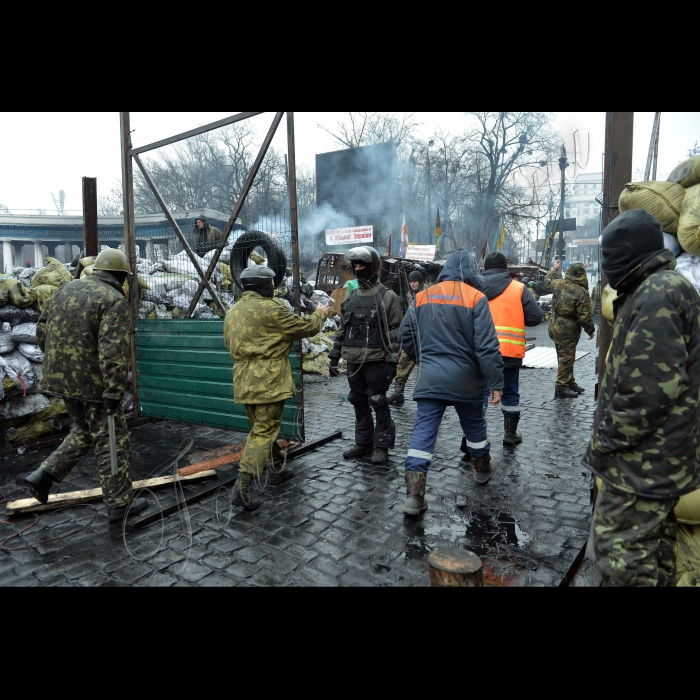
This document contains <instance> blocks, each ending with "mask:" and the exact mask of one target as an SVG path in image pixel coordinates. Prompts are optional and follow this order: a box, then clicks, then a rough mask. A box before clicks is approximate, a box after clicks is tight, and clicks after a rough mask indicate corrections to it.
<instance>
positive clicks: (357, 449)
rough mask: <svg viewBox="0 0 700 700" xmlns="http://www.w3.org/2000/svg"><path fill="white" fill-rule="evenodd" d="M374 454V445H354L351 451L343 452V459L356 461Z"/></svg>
mask: <svg viewBox="0 0 700 700" xmlns="http://www.w3.org/2000/svg"><path fill="white" fill-rule="evenodd" d="M373 452H374V445H372V444H370V445H353V446H352V447H351V448H350V449H349V450H346V451H345V452H343V459H356V458H358V457H369V455H371V454H372V453H373Z"/></svg>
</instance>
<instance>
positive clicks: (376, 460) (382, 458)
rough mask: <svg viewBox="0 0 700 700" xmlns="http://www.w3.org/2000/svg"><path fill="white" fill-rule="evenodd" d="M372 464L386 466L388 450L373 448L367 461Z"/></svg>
mask: <svg viewBox="0 0 700 700" xmlns="http://www.w3.org/2000/svg"><path fill="white" fill-rule="evenodd" d="M369 461H370V462H372V464H386V463H387V462H388V461H389V450H386V449H384V448H383V447H375V448H374V452H373V453H372V457H371V459H370V460H369Z"/></svg>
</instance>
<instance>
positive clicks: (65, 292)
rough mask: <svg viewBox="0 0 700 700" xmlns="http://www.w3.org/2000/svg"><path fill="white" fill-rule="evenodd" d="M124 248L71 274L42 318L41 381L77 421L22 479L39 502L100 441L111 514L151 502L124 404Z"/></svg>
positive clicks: (126, 313)
mask: <svg viewBox="0 0 700 700" xmlns="http://www.w3.org/2000/svg"><path fill="white" fill-rule="evenodd" d="M128 269H129V268H128V263H127V260H126V256H125V255H124V254H123V253H121V252H120V251H118V250H112V249H108V250H103V251H102V252H101V253H100V254H99V255H98V256H97V259H96V260H95V265H94V270H95V272H94V274H92V275H90V276H89V277H86V278H85V279H81V280H76V281H74V282H69V283H68V284H66V285H64V286H63V287H61V288H60V289H59V290H58V291H57V292H56V293H55V294H54V295H53V296H52V297H51V299H50V300H49V303H48V304H47V306H46V308H45V309H44V312H43V313H42V314H41V317H40V318H39V321H38V323H37V331H36V336H37V341H38V343H39V347H40V348H41V350H42V352H43V353H44V372H43V376H42V378H41V383H40V385H39V389H40V390H41V391H42V392H43V393H44V394H49V395H50V396H56V397H60V398H62V399H63V401H64V402H65V404H66V409H67V411H68V415H69V416H70V417H71V419H72V420H73V423H74V425H73V429H72V430H71V432H70V434H69V435H68V437H67V438H66V439H65V440H64V441H63V443H62V444H61V446H60V447H59V448H58V449H57V450H56V451H55V452H54V453H53V454H52V455H51V456H50V457H49V458H48V459H47V460H46V461H45V462H44V463H43V464H42V465H41V466H40V467H39V469H37V470H36V471H34V472H32V473H31V474H29V476H27V477H23V478H20V479H18V481H17V483H18V485H22V486H26V487H28V488H29V490H30V492H31V493H32V495H33V496H34V498H36V499H37V500H38V501H40V502H41V503H46V502H47V501H48V499H49V491H50V489H51V487H52V486H53V484H54V483H55V482H60V481H63V480H64V479H65V478H66V477H67V476H68V474H69V473H70V472H71V470H72V469H73V467H75V465H76V464H77V463H78V462H79V461H80V460H81V459H82V458H83V457H84V456H85V455H86V454H87V453H88V452H89V451H90V449H91V448H92V447H93V445H94V447H95V456H96V457H97V468H98V470H99V475H100V484H101V486H102V497H103V499H104V502H105V504H106V505H107V507H108V508H109V509H110V522H119V521H121V520H122V519H123V518H124V516H125V515H126V513H127V509H128V511H129V514H130V515H135V514H137V513H140V512H142V511H144V510H145V509H146V508H147V507H148V501H147V500H146V499H145V498H137V499H134V500H132V499H133V488H132V485H131V479H130V477H129V463H130V459H131V442H130V440H129V431H128V429H127V427H126V420H125V418H124V413H123V411H122V408H121V407H122V403H123V401H124V392H125V391H126V378H127V368H128V364H129V354H130V353H129V307H128V304H127V301H126V298H125V297H124V291H123V289H122V287H123V285H124V281H125V279H126V277H127V274H128ZM109 415H114V416H115V421H114V423H115V428H116V438H117V460H118V465H119V468H118V473H117V476H112V471H111V461H110V450H109V429H108V425H107V417H108V416H109Z"/></svg>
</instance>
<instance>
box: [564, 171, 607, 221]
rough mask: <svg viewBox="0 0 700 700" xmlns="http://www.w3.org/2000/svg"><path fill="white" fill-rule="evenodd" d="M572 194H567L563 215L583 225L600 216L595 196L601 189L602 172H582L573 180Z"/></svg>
mask: <svg viewBox="0 0 700 700" xmlns="http://www.w3.org/2000/svg"><path fill="white" fill-rule="evenodd" d="M573 189H574V192H573V194H570V195H567V197H566V206H565V216H566V218H567V219H577V224H578V225H579V226H583V225H584V224H586V223H589V222H590V221H592V220H596V219H597V218H598V217H599V216H600V211H601V206H600V204H598V202H596V201H595V198H596V197H597V196H598V195H599V194H600V193H601V192H602V191H603V173H582V174H581V175H579V176H578V177H577V178H576V179H575V180H574V186H573Z"/></svg>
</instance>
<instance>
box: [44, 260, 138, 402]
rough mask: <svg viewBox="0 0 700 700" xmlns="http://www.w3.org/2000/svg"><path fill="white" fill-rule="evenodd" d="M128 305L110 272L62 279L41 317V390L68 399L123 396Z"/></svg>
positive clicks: (127, 351) (118, 399)
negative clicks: (42, 361) (79, 278)
mask: <svg viewBox="0 0 700 700" xmlns="http://www.w3.org/2000/svg"><path fill="white" fill-rule="evenodd" d="M129 325H130V324H129V306H128V304H127V301H126V299H125V297H124V292H123V291H122V288H121V287H120V285H119V283H118V282H117V281H116V279H114V277H112V275H110V274H109V272H96V273H95V274H93V275H90V276H89V277H86V278H84V279H81V280H75V281H74V282H69V283H68V284H65V285H63V286H62V287H61V288H60V289H58V290H57V291H56V293H55V294H54V295H53V296H52V297H51V299H50V300H49V302H48V304H47V306H46V308H45V309H44V311H43V313H42V314H41V317H40V318H39V321H38V323H37V329H36V337H37V341H38V343H39V347H40V348H41V350H42V352H43V353H44V370H43V375H42V378H41V382H40V383H39V391H41V392H42V393H44V394H50V395H53V396H60V397H61V398H64V399H77V400H79V401H94V402H98V403H102V400H103V399H114V400H116V401H121V400H122V399H123V398H124V392H125V391H126V376H127V369H128V366H129Z"/></svg>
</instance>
